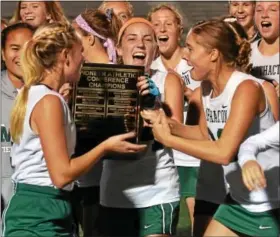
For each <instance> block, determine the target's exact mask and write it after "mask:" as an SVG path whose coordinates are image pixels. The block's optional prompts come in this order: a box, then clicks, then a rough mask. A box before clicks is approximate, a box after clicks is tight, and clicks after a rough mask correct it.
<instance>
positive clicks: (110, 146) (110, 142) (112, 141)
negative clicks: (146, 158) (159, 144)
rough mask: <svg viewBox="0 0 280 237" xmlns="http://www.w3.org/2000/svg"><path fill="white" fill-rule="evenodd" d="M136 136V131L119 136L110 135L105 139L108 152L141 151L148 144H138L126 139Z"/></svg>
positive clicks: (131, 152)
mask: <svg viewBox="0 0 280 237" xmlns="http://www.w3.org/2000/svg"><path fill="white" fill-rule="evenodd" d="M133 137H135V133H134V132H129V133H124V134H121V135H117V136H112V137H109V138H108V139H107V140H105V141H104V144H105V149H106V151H108V152H117V153H130V154H133V153H137V152H141V151H143V150H144V149H145V148H146V145H137V144H133V143H131V142H128V141H126V140H127V139H130V138H133Z"/></svg>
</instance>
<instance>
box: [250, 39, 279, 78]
mask: <svg viewBox="0 0 280 237" xmlns="http://www.w3.org/2000/svg"><path fill="white" fill-rule="evenodd" d="M260 42H261V40H258V41H255V42H254V43H252V44H251V48H252V53H251V58H250V63H252V65H253V68H252V72H251V73H252V75H254V76H255V77H257V78H262V79H265V80H268V81H273V80H275V81H277V82H278V83H279V77H280V64H279V57H280V54H279V52H278V53H276V54H275V55H273V56H265V55H263V54H262V53H261V52H260V51H259V44H260Z"/></svg>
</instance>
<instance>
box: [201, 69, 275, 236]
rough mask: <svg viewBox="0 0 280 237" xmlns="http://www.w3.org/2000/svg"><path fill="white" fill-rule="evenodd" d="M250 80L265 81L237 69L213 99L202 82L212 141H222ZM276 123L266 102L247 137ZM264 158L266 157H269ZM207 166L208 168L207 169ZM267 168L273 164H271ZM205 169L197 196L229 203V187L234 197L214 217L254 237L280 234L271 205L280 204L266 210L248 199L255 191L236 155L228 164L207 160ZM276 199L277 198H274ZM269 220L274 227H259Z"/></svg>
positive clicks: (202, 172)
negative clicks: (236, 98) (235, 100)
mask: <svg viewBox="0 0 280 237" xmlns="http://www.w3.org/2000/svg"><path fill="white" fill-rule="evenodd" d="M246 79H249V80H254V81H258V82H259V83H261V80H258V79H256V78H254V77H252V76H250V75H248V74H245V73H242V72H238V71H235V72H233V74H232V75H231V77H230V79H229V81H228V82H227V85H226V87H225V89H224V91H223V92H222V94H221V95H219V96H218V97H215V98H211V95H212V89H211V88H207V85H205V86H204V85H202V89H203V92H202V94H203V96H202V101H203V109H204V112H205V115H206V120H207V126H208V132H209V135H210V137H211V139H212V140H218V139H219V137H220V136H221V134H222V132H223V129H224V126H225V124H226V122H227V119H228V117H229V114H230V112H231V103H232V99H233V96H234V94H235V91H236V90H237V88H238V86H239V85H240V84H241V83H242V82H243V81H244V80H246ZM273 124H275V120H274V117H273V114H272V112H271V109H270V106H269V103H268V101H266V108H265V110H264V111H263V112H262V114H260V115H258V116H256V117H255V119H254V120H253V123H252V124H251V127H250V128H249V131H248V133H247V136H250V135H254V134H257V133H259V132H262V131H264V130H266V129H267V128H269V127H270V126H272V125H273ZM270 155H272V156H273V155H276V154H275V153H274V154H273V153H271V154H270ZM262 160H265V156H264V157H263V158H262ZM264 162H265V161H264ZM266 164H267V163H266ZM209 165H210V166H209ZM207 166H208V169H205V167H207ZM211 166H212V168H214V169H216V170H218V171H219V172H220V173H216V171H214V169H211ZM276 166H277V163H276ZM278 166H279V161H278ZM266 167H269V165H268V166H266ZM201 168H202V169H201V170H200V174H199V179H198V193H197V195H198V196H197V198H201V197H202V196H203V197H204V198H205V197H207V199H206V200H210V201H211V202H214V203H218V204H222V203H224V202H225V198H226V194H227V189H228V191H229V193H230V199H233V200H231V202H230V203H227V204H222V205H219V207H218V209H217V211H216V212H215V215H214V219H216V220H217V221H219V222H220V223H222V224H224V225H225V226H227V227H229V228H230V229H232V230H235V231H237V232H240V233H243V234H247V235H250V236H267V233H278V231H279V230H278V229H277V227H276V219H275V217H274V216H273V215H272V214H271V212H270V210H271V208H272V209H274V208H275V207H276V206H274V204H273V207H270V208H264V209H263V205H262V203H261V202H256V201H255V200H254V199H251V198H248V197H250V195H251V194H252V193H250V192H249V191H247V189H246V187H245V186H244V184H243V182H242V175H241V170H240V168H239V165H238V162H237V159H236V158H235V159H233V160H232V162H231V163H230V164H229V165H227V166H222V165H218V164H213V163H210V162H206V161H203V162H202V163H201ZM214 172H215V173H214ZM213 174H215V175H213ZM218 175H219V176H218ZM275 182H276V181H274V182H273V185H274V184H275ZM277 182H278V180H277ZM208 185H210V186H208ZM207 186H208V187H207ZM210 189H211V190H210ZM216 192H217V193H216ZM202 194H203V195H202ZM204 200H205V199H204ZM272 200H273V201H275V200H274V199H272ZM218 201H219V202H218ZM269 201H271V200H269ZM267 204H268V203H265V204H264V206H267ZM275 205H276V203H275ZM267 221H270V222H271V225H270V227H271V229H270V228H269V230H268V229H259V225H260V224H262V223H263V224H265V223H267ZM244 223H246V224H247V223H248V225H249V226H247V225H244ZM256 223H258V226H255V227H254V224H256ZM253 227H254V228H253ZM270 231H272V232H270ZM272 236H275V235H272Z"/></svg>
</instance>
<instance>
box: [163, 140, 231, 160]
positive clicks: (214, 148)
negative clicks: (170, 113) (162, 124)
mask: <svg viewBox="0 0 280 237" xmlns="http://www.w3.org/2000/svg"><path fill="white" fill-rule="evenodd" d="M164 145H165V146H167V147H172V148H173V149H175V150H178V151H181V152H183V153H186V154H188V155H191V156H194V157H196V158H199V159H201V160H205V161H210V162H213V163H217V164H223V165H227V164H228V163H229V162H230V161H231V159H232V158H233V157H234V155H230V152H229V151H228V150H227V149H225V148H224V146H222V145H221V144H220V143H219V142H218V141H210V140H191V139H184V138H181V137H177V136H172V135H171V136H169V137H168V138H166V142H165V144H164Z"/></svg>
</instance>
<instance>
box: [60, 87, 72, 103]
mask: <svg viewBox="0 0 280 237" xmlns="http://www.w3.org/2000/svg"><path fill="white" fill-rule="evenodd" d="M71 90H72V86H71V85H70V83H64V84H63V85H62V86H61V87H60V89H59V91H58V93H59V94H61V95H62V96H63V98H64V100H65V101H66V102H67V103H68V102H69V100H70V95H71V93H70V92H71Z"/></svg>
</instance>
